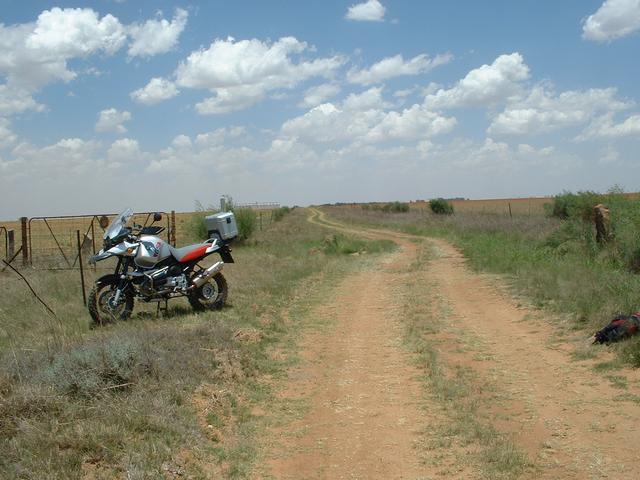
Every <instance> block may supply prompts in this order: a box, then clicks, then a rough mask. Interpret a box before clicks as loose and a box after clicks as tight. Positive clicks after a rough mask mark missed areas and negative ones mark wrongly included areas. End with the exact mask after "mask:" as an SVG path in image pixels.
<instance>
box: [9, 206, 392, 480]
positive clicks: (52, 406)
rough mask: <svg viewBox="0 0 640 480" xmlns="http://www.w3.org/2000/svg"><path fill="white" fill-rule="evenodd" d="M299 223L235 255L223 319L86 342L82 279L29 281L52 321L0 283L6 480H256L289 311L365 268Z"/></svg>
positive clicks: (186, 314) (157, 323) (141, 328)
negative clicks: (253, 473)
mask: <svg viewBox="0 0 640 480" xmlns="http://www.w3.org/2000/svg"><path fill="white" fill-rule="evenodd" d="M305 215H306V212H305V211H303V210H301V209H296V210H295V211H293V212H292V213H290V214H288V215H286V216H285V217H284V218H282V220H281V221H279V222H275V223H273V224H272V225H270V226H269V228H268V229H266V230H265V231H263V232H260V233H259V234H258V235H256V237H255V238H254V239H253V240H252V241H251V242H248V243H247V244H245V245H244V246H242V247H241V248H237V249H236V250H235V251H234V256H235V257H236V261H237V263H236V264H235V265H231V266H228V267H227V268H226V269H225V275H226V276H227V278H228V281H229V285H230V289H231V290H230V292H231V293H230V297H229V306H228V307H227V308H225V309H223V310H222V311H220V312H212V313H203V314H198V315H196V314H193V313H192V312H191V311H190V309H189V308H188V307H187V304H186V302H182V303H181V302H180V301H175V302H174V303H173V307H172V308H171V310H170V312H169V313H168V315H166V316H163V317H157V316H155V315H154V314H153V313H152V311H149V310H148V309H147V310H146V311H145V310H144V309H142V310H137V311H139V312H140V313H138V314H136V315H134V317H133V318H132V319H131V320H130V321H128V322H120V323H117V324H114V325H111V326H108V327H104V328H100V329H96V330H93V331H92V330H89V329H88V314H87V313H86V311H85V309H84V307H83V305H82V301H81V297H80V293H79V286H78V280H77V278H76V277H77V273H76V272H44V273H43V272H28V277H29V280H30V281H31V282H32V283H33V286H34V287H35V288H36V290H37V291H38V292H39V293H40V294H41V295H42V297H43V298H44V299H45V300H46V301H47V302H48V303H49V304H50V306H51V307H52V308H53V309H54V310H55V311H56V312H57V315H58V318H57V319H54V318H51V317H48V316H47V314H46V312H45V311H44V309H43V308H42V307H41V306H40V305H39V304H38V303H37V302H35V301H34V300H33V299H32V298H31V296H30V295H29V294H28V293H27V292H26V290H25V287H24V286H23V285H21V284H20V282H19V280H17V279H16V278H14V277H13V276H11V275H10V274H9V273H5V274H2V275H0V288H2V290H3V303H2V307H0V320H1V322H2V323H1V325H2V326H1V327H0V362H1V363H0V366H1V368H0V477H2V478H7V479H10V478H38V479H40V478H81V477H89V478H114V477H126V478H132V479H136V478H180V477H182V476H183V475H190V476H191V477H193V478H215V477H227V478H244V477H246V476H248V475H249V471H250V468H251V464H252V462H253V461H254V459H255V457H256V454H257V450H258V447H257V444H256V432H257V431H258V430H259V429H260V428H261V427H260V425H261V414H260V408H259V407H260V406H261V405H265V404H266V403H268V402H269V401H270V400H269V399H270V396H271V395H272V393H271V389H270V386H269V382H268V381H265V378H267V379H268V378H270V377H277V376H278V375H281V374H282V372H283V369H284V368H285V367H286V363H287V360H281V359H278V357H277V356H273V355H271V354H270V352H272V351H273V350H274V349H277V348H278V346H279V345H282V344H290V343H291V342H292V341H293V339H294V337H295V332H296V331H297V330H296V329H297V327H298V326H297V325H296V322H297V320H298V319H297V318H294V317H292V316H291V315H290V314H289V313H288V308H289V306H290V305H291V303H292V302H294V301H295V302H297V305H298V308H304V305H305V304H306V302H308V301H310V300H308V299H311V298H313V296H312V295H307V293H308V292H309V291H315V290H316V289H317V288H318V287H319V286H321V285H322V284H323V283H324V282H326V281H327V279H329V278H331V277H332V276H336V275H339V274H340V272H341V271H342V269H344V268H347V267H348V265H349V264H350V262H355V261H357V260H356V259H355V258H354V259H353V260H350V257H348V256H344V255H342V256H338V255H334V254H333V253H348V252H346V251H338V252H328V253H331V254H328V253H325V252H324V251H323V248H322V246H323V239H324V238H325V236H326V230H324V229H323V228H321V227H319V226H316V225H312V224H309V223H308V222H306V219H305ZM358 248H359V249H360V247H358ZM363 248H364V250H367V251H371V250H376V249H378V248H379V247H378V246H371V248H370V247H369V246H368V245H367V244H364V247H363ZM359 251H360V250H359ZM97 273H98V274H99V273H100V272H97ZM170 305H171V304H170Z"/></svg>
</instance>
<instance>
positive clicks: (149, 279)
mask: <svg viewBox="0 0 640 480" xmlns="http://www.w3.org/2000/svg"><path fill="white" fill-rule="evenodd" d="M187 286H188V283H187V277H186V276H185V275H184V274H183V273H182V271H181V270H180V268H179V267H176V266H173V267H164V268H159V269H158V270H154V271H152V272H149V273H146V274H145V275H144V280H143V281H142V283H141V284H140V292H141V293H142V294H143V295H146V296H149V297H152V296H155V295H161V294H164V293H169V292H173V291H174V290H183V289H186V288H187Z"/></svg>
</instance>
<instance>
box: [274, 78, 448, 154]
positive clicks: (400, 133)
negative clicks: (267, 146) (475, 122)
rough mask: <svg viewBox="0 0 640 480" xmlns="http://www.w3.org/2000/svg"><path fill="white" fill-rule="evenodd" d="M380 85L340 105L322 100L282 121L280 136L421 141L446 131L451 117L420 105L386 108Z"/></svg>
mask: <svg viewBox="0 0 640 480" xmlns="http://www.w3.org/2000/svg"><path fill="white" fill-rule="evenodd" d="M381 94H382V88H380V87H377V88H371V89H369V90H367V91H365V92H363V93H360V94H352V95H350V96H349V97H347V98H346V99H345V100H344V101H343V102H342V104H341V105H334V104H332V103H325V104H322V105H319V106H317V107H315V108H313V109H311V110H310V111H308V112H307V113H305V114H304V115H301V116H299V117H296V118H293V119H290V120H288V121H286V122H285V123H284V124H283V125H282V130H281V131H282V134H283V135H284V137H285V138H286V137H289V138H293V137H295V138H300V139H302V140H304V141H306V142H310V143H329V144H340V143H347V144H349V145H363V144H367V143H381V142H387V141H394V140H403V141H421V140H425V139H428V138H431V137H433V136H436V135H441V134H444V133H448V132H450V131H451V130H452V129H453V128H454V126H455V125H456V120H455V118H452V117H443V116H442V115H440V114H439V113H437V112H434V111H431V110H429V109H428V108H426V107H425V106H424V105H413V106H412V107H410V108H407V109H404V110H402V111H393V110H391V111H387V109H388V108H389V107H390V104H388V103H386V102H384V100H383V98H382V95H381Z"/></svg>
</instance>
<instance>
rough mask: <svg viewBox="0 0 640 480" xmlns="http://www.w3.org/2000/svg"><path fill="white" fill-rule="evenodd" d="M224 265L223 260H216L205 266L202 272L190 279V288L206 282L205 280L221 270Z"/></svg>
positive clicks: (198, 286)
mask: <svg viewBox="0 0 640 480" xmlns="http://www.w3.org/2000/svg"><path fill="white" fill-rule="evenodd" d="M223 266H224V262H216V263H214V264H213V265H211V266H210V267H209V268H207V269H206V270H205V271H204V272H202V273H201V274H200V275H198V276H197V277H196V278H194V279H193V280H192V283H193V285H191V287H190V288H191V289H194V288H200V287H201V286H202V285H204V284H205V283H207V281H208V280H209V279H210V278H211V277H213V276H214V275H215V274H216V273H218V272H219V271H220V270H222V267H223Z"/></svg>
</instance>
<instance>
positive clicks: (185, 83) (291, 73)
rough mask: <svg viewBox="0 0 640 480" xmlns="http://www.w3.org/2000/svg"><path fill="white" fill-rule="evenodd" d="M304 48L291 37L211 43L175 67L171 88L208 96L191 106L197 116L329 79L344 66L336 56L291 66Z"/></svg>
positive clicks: (229, 108) (238, 107)
mask: <svg viewBox="0 0 640 480" xmlns="http://www.w3.org/2000/svg"><path fill="white" fill-rule="evenodd" d="M308 49H309V46H308V45H307V44H306V43H305V42H301V41H299V40H297V39H296V38H294V37H284V38H281V39H279V40H278V41H276V42H274V43H270V42H262V41H260V40H257V39H252V40H240V41H235V39H233V38H231V37H229V38H227V39H226V40H215V41H214V42H213V43H212V44H211V45H210V46H209V48H206V49H200V50H197V51H194V52H192V53H191V54H190V55H189V56H188V57H187V58H186V60H185V61H183V62H181V63H180V65H179V66H178V68H177V69H176V72H175V77H176V84H177V85H178V86H180V87H185V88H194V89H204V90H209V91H211V92H212V93H213V94H214V95H213V96H212V97H209V98H207V99H205V100H203V101H202V102H200V103H198V104H197V105H196V109H197V110H198V112H200V113H202V114H213V113H227V112H231V111H235V110H240V109H243V108H246V107H249V106H251V105H253V104H255V103H257V102H259V101H261V100H262V99H263V98H264V97H265V95H266V93H267V92H269V91H272V90H278V89H283V88H293V87H295V86H296V85H298V84H299V83H300V82H302V81H304V80H307V79H309V78H312V77H325V78H330V77H331V76H332V75H334V73H335V71H336V70H337V69H338V68H339V67H341V66H342V65H343V64H344V62H345V59H344V58H343V57H342V56H333V57H327V58H318V59H315V60H300V61H297V62H296V61H295V59H294V58H293V56H294V55H299V54H301V53H303V52H304V51H305V50H308Z"/></svg>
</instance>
